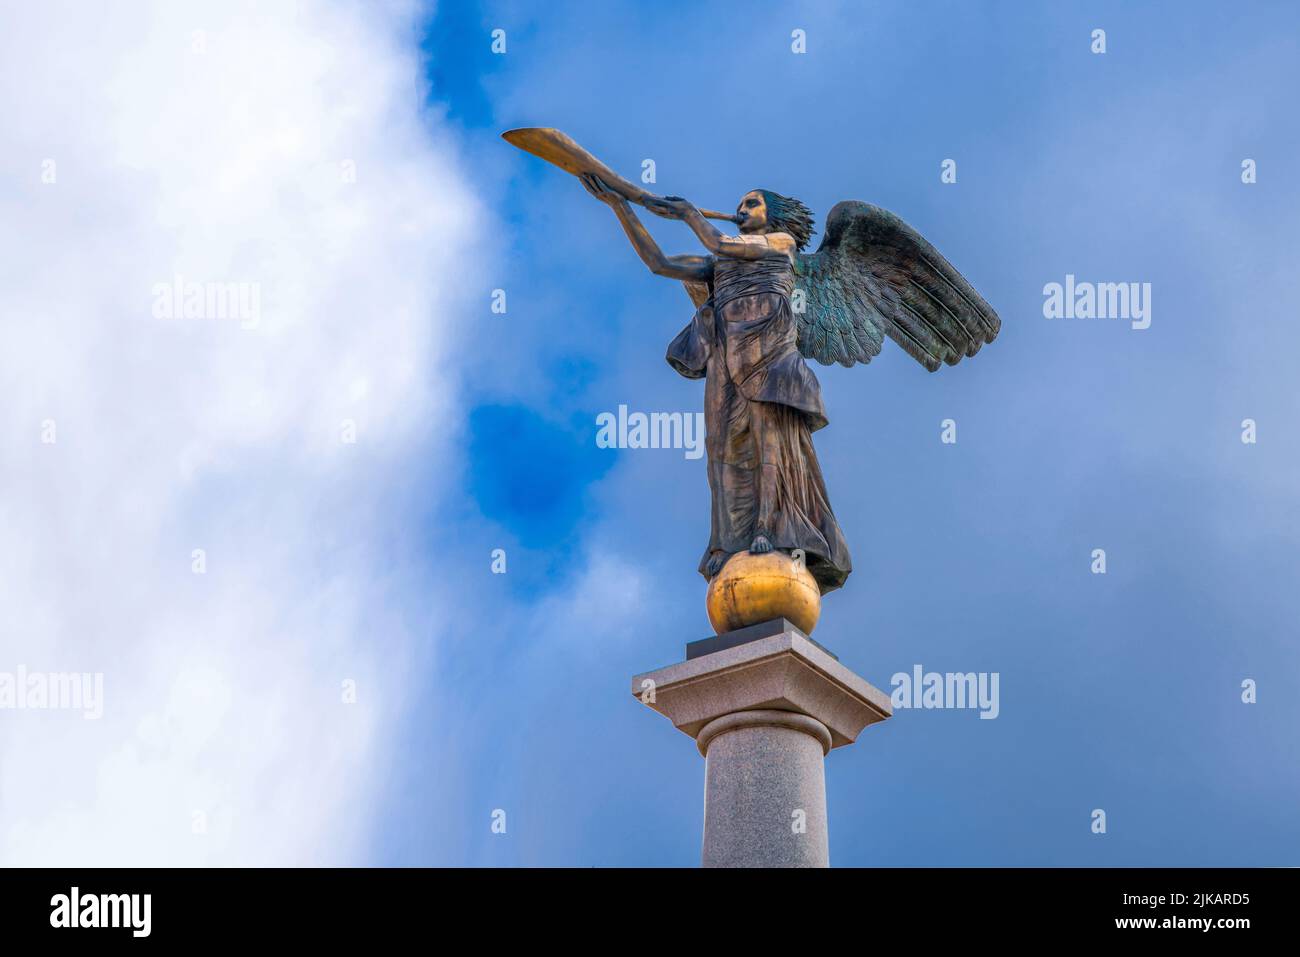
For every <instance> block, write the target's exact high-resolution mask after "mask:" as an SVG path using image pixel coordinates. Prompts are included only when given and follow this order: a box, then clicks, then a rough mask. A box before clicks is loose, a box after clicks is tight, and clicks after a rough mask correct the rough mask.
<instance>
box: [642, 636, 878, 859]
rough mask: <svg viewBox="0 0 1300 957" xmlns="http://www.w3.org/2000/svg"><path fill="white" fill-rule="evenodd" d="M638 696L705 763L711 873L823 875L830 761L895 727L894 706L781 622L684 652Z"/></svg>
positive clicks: (648, 677)
mask: <svg viewBox="0 0 1300 957" xmlns="http://www.w3.org/2000/svg"><path fill="white" fill-rule="evenodd" d="M632 694H633V695H635V696H636V697H637V698H638V699H640V700H641V701H642V702H644V703H645V704H647V705H649V706H650V707H651V708H653V709H654V710H656V711H658V712H659V713H660V714H662V715H664V716H665V717H667V718H668V719H669V720H670V721H672V723H673V725H674V726H675V727H677V728H678V729H679V730H681V731H683V732H685V733H686V734H689V735H690V736H691V737H692V738H694V739H695V743H696V746H697V747H698V748H699V751H700V753H701V754H702V755H704V758H705V771H704V782H705V783H704V850H703V855H702V858H703V864H704V866H705V867H826V866H828V865H829V864H830V855H829V852H828V850H827V833H828V832H827V822H826V779H825V773H824V769H823V759H824V757H825V755H826V754H827V753H828V752H829V751H831V750H832V749H833V748H838V747H843V746H844V745H846V744H852V743H853V742H854V741H855V740H856V739H857V736H858V735H859V734H860V733H861V732H862V729H863V728H865V727H867V725H870V724H874V723H875V722H877V721H883V720H885V719H886V718H888V717H889V716H890V714H891V713H892V712H891V709H890V702H889V696H888V695H887V694H885V693H884V692H883V691H880V690H879V689H878V688H874V687H872V686H871V685H870V684H868V683H867V682H866V681H864V680H863V679H862V678H860V677H858V676H857V675H856V674H854V673H853V672H852V671H850V670H849V669H848V668H846V667H844V665H842V664H840V663H839V661H838V659H836V657H835V656H834V655H833V654H831V653H830V652H828V651H826V650H825V649H824V648H822V647H821V646H820V645H818V644H816V643H815V642H813V641H811V640H810V639H809V638H807V637H806V636H805V635H804V634H803V633H802V632H800V631H799V630H798V629H797V628H795V627H794V626H793V625H791V624H790V623H789V622H787V621H784V620H781V619H778V620H777V621H774V622H765V623H764V624H762V625H755V626H753V627H752V628H746V629H742V631H740V632H732V633H730V634H726V635H719V636H718V637H716V638H710V639H706V640H705V641H701V642H695V643H693V644H692V645H688V646H687V658H686V660H685V661H683V662H680V663H679V664H675V665H669V666H668V667H667V668H660V669H659V670H658V671H651V672H648V673H646V674H642V675H637V676H636V677H635V678H633V679H632Z"/></svg>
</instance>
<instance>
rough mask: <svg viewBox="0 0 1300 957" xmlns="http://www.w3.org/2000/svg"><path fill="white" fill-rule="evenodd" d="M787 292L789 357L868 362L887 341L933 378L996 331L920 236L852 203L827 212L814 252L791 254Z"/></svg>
mask: <svg viewBox="0 0 1300 957" xmlns="http://www.w3.org/2000/svg"><path fill="white" fill-rule="evenodd" d="M795 289H796V296H799V295H800V294H802V298H803V303H802V304H800V303H799V302H798V301H797V300H796V302H795V319H796V321H797V323H798V336H799V351H800V352H801V353H802V354H803V355H804V356H806V357H808V358H809V359H816V360H817V361H818V362H820V363H822V364H823V365H830V364H831V363H833V362H838V363H839V364H840V365H843V366H851V365H853V364H854V363H855V362H863V363H866V362H870V361H871V359H872V357H873V356H877V355H879V354H880V346H881V344H882V343H883V342H884V337H885V336H886V335H888V336H889V338H891V339H893V340H894V341H895V342H897V343H898V344H899V345H900V346H902V347H903V349H905V350H906V351H907V353H908V355H910V356H912V358H914V359H916V360H917V361H918V362H920V363H921V364H922V365H923V366H925V367H926V368H927V369H929V370H930V371H931V372H934V371H936V370H937V369H938V368H939V366H940V365H941V364H943V363H945V362H946V363H947V364H948V365H955V364H956V363H957V362H959V361H960V360H961V358H962V356H973V355H974V354H975V353H977V352H979V350H980V346H982V345H984V343H986V342H992V341H993V340H994V339H995V338H996V337H997V334H998V330H999V329H1000V328H1001V325H1002V320H1001V319H999V318H998V314H997V313H996V312H994V311H993V309H992V307H990V306H989V304H988V303H987V302H985V301H984V299H983V298H982V297H981V296H980V294H979V293H977V292H976V291H975V290H974V288H973V287H972V286H971V284H970V283H968V282H967V281H966V279H965V277H963V276H962V274H961V273H959V272H958V271H957V270H956V269H954V268H953V266H952V264H951V263H950V262H948V260H946V259H945V258H944V257H943V256H942V255H941V254H940V253H939V251H938V250H937V249H935V248H934V247H933V246H931V245H930V244H929V243H928V242H926V240H925V238H924V237H923V236H921V234H920V233H918V232H917V231H916V230H915V229H913V228H912V227H911V226H909V225H907V223H905V222H903V221H902V220H901V219H899V218H898V217H897V216H895V215H894V214H893V213H891V212H889V211H888V210H886V209H881V208H880V207H879V206H872V205H870V204H869V203H860V202H857V201H854V200H850V201H847V202H843V203H837V204H836V205H835V208H834V209H832V210H831V214H830V216H829V217H828V218H827V221H826V235H825V237H824V238H823V239H822V243H821V246H820V247H818V249H817V252H815V253H812V254H808V255H805V254H800V255H799V257H798V259H797V261H796V263H795ZM800 305H802V308H800Z"/></svg>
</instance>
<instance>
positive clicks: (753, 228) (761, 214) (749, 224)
mask: <svg viewBox="0 0 1300 957" xmlns="http://www.w3.org/2000/svg"><path fill="white" fill-rule="evenodd" d="M736 222H737V224H739V226H740V231H741V232H742V233H761V232H765V231H766V230H767V201H766V200H765V199H763V194H762V193H760V192H759V191H758V190H756V189H751V190H750V191H749V192H748V193H746V194H745V195H744V196H742V197H741V199H740V205H739V206H737V207H736Z"/></svg>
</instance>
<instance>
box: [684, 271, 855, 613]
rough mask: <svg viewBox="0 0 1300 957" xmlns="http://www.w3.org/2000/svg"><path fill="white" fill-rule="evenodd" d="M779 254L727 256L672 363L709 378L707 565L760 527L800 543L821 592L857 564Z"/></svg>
mask: <svg viewBox="0 0 1300 957" xmlns="http://www.w3.org/2000/svg"><path fill="white" fill-rule="evenodd" d="M793 288H794V266H793V263H792V262H791V260H790V259H789V257H787V256H786V255H784V254H783V253H775V252H774V253H772V254H771V255H768V256H765V257H764V258H762V259H757V260H742V259H730V258H726V257H719V258H718V259H717V260H716V262H715V264H714V274H713V282H712V284H711V290H712V292H711V295H710V298H709V299H708V300H707V301H705V303H704V304H703V305H701V306H700V308H699V310H698V311H697V312H696V313H695V315H694V316H693V317H692V319H691V321H690V323H688V324H687V326H686V328H685V329H683V330H682V331H681V332H680V333H679V334H678V335H677V337H676V338H675V339H674V340H673V341H672V343H671V344H670V345H669V347H668V355H667V360H668V363H669V365H671V366H672V367H673V368H674V369H676V370H677V371H678V372H679V373H680V374H681V375H683V376H686V377H687V378H692V379H697V378H700V377H701V376H702V377H704V379H705V390H704V412H705V425H706V430H707V438H706V443H705V447H706V450H707V453H708V473H709V489H710V492H711V494H712V503H713V507H712V517H711V522H710V535H709V544H708V547H707V548H706V549H705V551H704V557H703V558H702V559H701V560H700V573H701V574H703V575H705V577H708V575H707V572H706V571H705V565H706V563H707V562H708V560H709V558H710V557H711V555H712V554H713V553H714V552H715V551H721V552H724V553H726V554H728V555H730V554H734V553H736V552H743V551H746V550H747V549H748V548H749V546H750V543H751V542H752V541H753V539H754V536H755V535H756V534H757V533H759V532H762V533H763V534H765V535H766V536H767V538H768V540H769V541H770V542H771V543H772V545H773V547H775V548H779V549H782V550H785V551H793V550H794V549H796V548H798V549H802V550H803V551H804V556H805V562H806V564H807V567H808V570H809V571H810V572H811V573H812V575H813V577H814V578H815V579H816V580H817V583H818V585H819V586H820V588H821V590H822V592H823V593H825V592H828V591H831V590H832V589H835V588H838V587H840V586H841V585H843V584H844V581H845V579H846V578H848V576H849V573H850V571H852V560H851V559H850V557H849V550H848V545H847V544H846V543H845V541H844V536H843V534H842V533H841V532H840V527H839V524H838V523H837V522H836V520H835V515H834V514H833V513H832V511H831V507H830V501H829V498H828V496H827V494H826V485H825V482H824V481H823V479H822V473H821V466H820V465H819V464H818V461H817V454H816V452H815V451H814V450H813V445H812V433H813V432H814V431H816V430H817V429H820V428H822V427H823V426H825V425H826V423H827V419H826V411H825V409H824V407H823V405H822V399H821V387H820V385H819V384H818V382H817V378H816V376H814V375H813V373H812V370H811V369H809V368H808V366H807V364H806V363H805V362H804V360H803V357H802V356H801V355H800V354H799V351H798V348H797V345H796V329H795V322H794V316H793V314H792V312H791V306H790V295H791V292H792V290H793Z"/></svg>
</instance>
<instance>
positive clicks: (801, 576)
mask: <svg viewBox="0 0 1300 957" xmlns="http://www.w3.org/2000/svg"><path fill="white" fill-rule="evenodd" d="M705 603H706V605H707V607H708V610H709V622H710V624H712V625H713V630H714V631H715V632H717V633H718V634H719V635H720V634H722V633H723V632H726V631H734V630H736V629H737V628H744V627H745V626H746V625H756V624H758V623H759V622H760V621H770V620H771V619H773V618H787V619H789V620H790V622H791V623H792V624H794V626H795V627H796V628H798V629H799V630H800V631H802V632H803V633H804V634H805V635H811V634H812V630H813V629H814V628H816V627H817V619H818V617H819V616H820V615H821V611H822V594H821V589H820V588H818V587H817V580H816V579H815V578H813V576H812V573H811V572H810V571H808V569H807V568H806V567H804V564H803V562H797V561H795V560H794V559H793V558H791V557H790V556H789V555H787V554H786V553H785V552H781V551H775V550H773V551H770V552H767V553H766V554H763V555H755V554H753V553H751V552H737V553H736V554H735V555H732V556H731V558H729V559H728V560H727V564H725V565H723V566H722V571H720V572H718V574H716V575H714V576H713V580H712V581H710V582H709V591H708V594H707V595H706V596H705Z"/></svg>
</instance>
